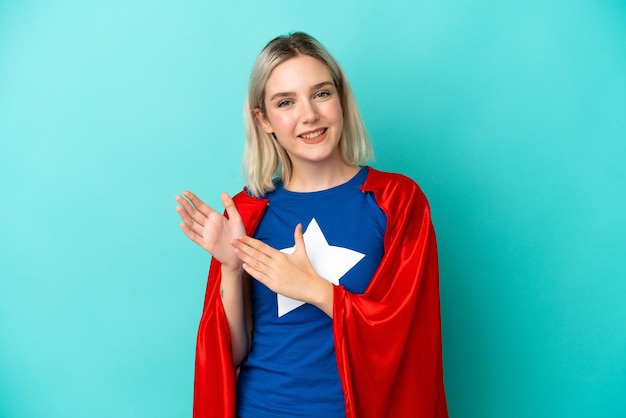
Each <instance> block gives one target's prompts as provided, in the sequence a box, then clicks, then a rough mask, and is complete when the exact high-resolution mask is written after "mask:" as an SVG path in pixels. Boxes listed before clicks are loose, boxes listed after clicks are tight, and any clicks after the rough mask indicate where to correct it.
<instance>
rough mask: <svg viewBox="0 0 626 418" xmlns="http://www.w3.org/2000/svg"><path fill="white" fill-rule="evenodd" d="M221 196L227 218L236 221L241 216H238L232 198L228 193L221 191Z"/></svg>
mask: <svg viewBox="0 0 626 418" xmlns="http://www.w3.org/2000/svg"><path fill="white" fill-rule="evenodd" d="M221 197H222V203H223V204H224V209H226V214H227V215H228V219H229V220H231V221H237V222H238V221H239V220H240V219H241V216H239V211H238V210H237V206H235V202H234V201H233V199H232V198H231V197H230V196H229V195H228V193H222V196H221Z"/></svg>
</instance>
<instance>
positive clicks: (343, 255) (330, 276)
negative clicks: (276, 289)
mask: <svg viewBox="0 0 626 418" xmlns="http://www.w3.org/2000/svg"><path fill="white" fill-rule="evenodd" d="M304 245H305V247H306V253H307V255H308V256H309V260H310V261H311V265H312V266H313V269H314V270H315V272H316V273H317V274H319V275H320V276H322V277H323V278H324V279H326V280H328V281H329V282H331V283H332V284H335V285H338V284H339V279H341V278H342V277H343V275H344V274H346V273H347V272H348V271H350V269H351V268H352V267H354V266H355V265H356V264H357V263H358V262H359V261H361V259H362V258H363V257H365V254H361V253H359V252H357V251H354V250H351V249H349V248H344V247H335V246H334V245H328V241H326V237H325V236H324V233H323V232H322V230H321V229H320V226H319V225H318V224H317V221H316V220H315V218H313V219H312V220H311V222H310V223H309V226H307V228H306V232H305V233H304ZM295 249H296V247H295V246H293V247H290V248H285V249H282V250H281V251H282V252H284V253H286V254H292V253H293V252H294V251H295ZM276 296H277V303H278V316H279V317H281V316H283V315H285V314H287V313H289V312H291V311H293V310H294V309H296V308H298V307H299V306H302V305H304V302H302V301H300V300H296V299H292V298H288V297H286V296H283V295H281V294H277V295H276Z"/></svg>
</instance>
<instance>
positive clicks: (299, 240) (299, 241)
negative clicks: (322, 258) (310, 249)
mask: <svg viewBox="0 0 626 418" xmlns="http://www.w3.org/2000/svg"><path fill="white" fill-rule="evenodd" d="M293 241H294V242H295V244H296V249H295V250H294V252H298V251H304V252H305V253H306V247H305V245H304V234H303V233H302V224H298V225H296V229H295V230H294V231H293Z"/></svg>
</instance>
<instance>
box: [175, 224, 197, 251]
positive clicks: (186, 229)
mask: <svg viewBox="0 0 626 418" xmlns="http://www.w3.org/2000/svg"><path fill="white" fill-rule="evenodd" d="M180 229H182V231H183V233H184V234H185V235H187V238H189V239H190V240H192V241H193V242H195V243H196V244H198V245H200V246H202V237H201V236H200V235H198V234H197V233H196V232H194V231H193V229H191V228H189V226H188V225H186V224H184V223H181V224H180Z"/></svg>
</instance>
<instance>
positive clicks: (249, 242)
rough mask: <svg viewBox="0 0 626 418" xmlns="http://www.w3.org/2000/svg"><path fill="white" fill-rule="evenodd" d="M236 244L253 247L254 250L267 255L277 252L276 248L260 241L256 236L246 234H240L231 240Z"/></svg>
mask: <svg viewBox="0 0 626 418" xmlns="http://www.w3.org/2000/svg"><path fill="white" fill-rule="evenodd" d="M233 243H234V244H236V245H243V246H246V247H250V248H253V249H255V250H258V251H260V252H262V253H264V254H267V255H272V254H275V253H276V252H279V251H278V250H276V249H274V248H272V247H270V246H269V245H267V244H266V243H264V242H263V241H260V240H258V239H256V238H252V237H248V236H245V235H244V236H241V237H238V238H236V239H235V241H234V242H233Z"/></svg>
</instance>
